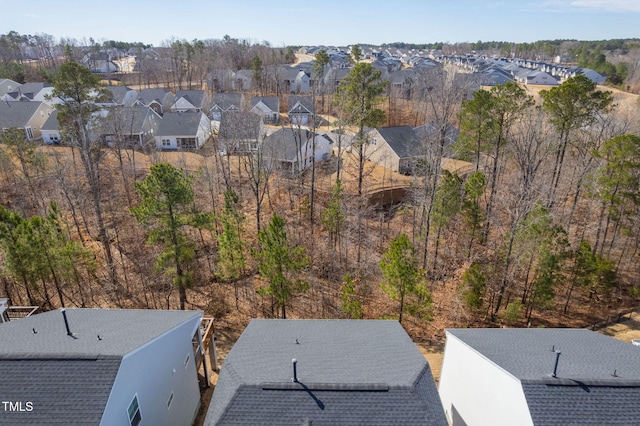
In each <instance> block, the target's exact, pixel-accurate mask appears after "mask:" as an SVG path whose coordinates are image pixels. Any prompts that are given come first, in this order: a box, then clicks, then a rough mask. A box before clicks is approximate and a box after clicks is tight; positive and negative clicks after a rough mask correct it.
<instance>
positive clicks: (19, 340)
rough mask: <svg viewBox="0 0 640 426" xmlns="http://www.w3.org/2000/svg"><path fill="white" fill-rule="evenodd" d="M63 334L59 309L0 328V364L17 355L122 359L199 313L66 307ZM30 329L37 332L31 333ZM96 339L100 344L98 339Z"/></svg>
mask: <svg viewBox="0 0 640 426" xmlns="http://www.w3.org/2000/svg"><path fill="white" fill-rule="evenodd" d="M66 313H67V319H68V321H69V327H70V329H71V331H72V332H73V334H74V336H75V337H76V338H72V337H69V336H67V332H66V328H65V324H64V319H63V316H62V313H61V312H60V310H55V311H49V312H45V313H42V314H38V315H32V316H30V317H27V318H23V319H21V320H19V321H10V322H8V323H6V324H2V326H0V342H2V346H1V347H0V360H2V359H5V358H11V359H15V358H17V357H22V358H33V357H38V356H43V355H44V356H46V357H51V358H53V357H61V358H65V357H72V358H73V357H77V356H85V355H89V356H105V355H113V356H122V355H125V354H127V353H129V352H131V351H132V350H134V349H136V348H138V347H140V346H142V345H144V344H145V343H147V342H150V341H151V340H153V339H155V338H157V337H158V336H160V335H162V334H164V333H165V332H166V331H167V330H170V329H172V328H174V327H176V326H178V325H179V324H182V323H183V322H184V321H186V320H188V319H189V318H193V317H194V316H197V315H200V314H201V313H200V311H155V310H126V309H122V310H120V309H67V310H66ZM33 329H35V330H36V332H37V334H34V333H33ZM98 335H100V337H101V339H102V340H98V338H97V336H98Z"/></svg>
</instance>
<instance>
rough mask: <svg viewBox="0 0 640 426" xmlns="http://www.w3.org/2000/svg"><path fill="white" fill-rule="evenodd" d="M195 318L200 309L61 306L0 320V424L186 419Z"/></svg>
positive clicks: (193, 385) (195, 359)
mask: <svg viewBox="0 0 640 426" xmlns="http://www.w3.org/2000/svg"><path fill="white" fill-rule="evenodd" d="M201 321H202V312H201V311H179V310H175V311H161V310H119V309H66V310H64V309H61V310H55V311H49V312H46V313H42V314H37V315H31V316H29V317H27V318H22V319H19V320H17V321H9V322H7V323H5V324H2V325H0V341H1V342H2V345H0V377H2V380H0V395H2V400H3V401H7V402H5V403H4V404H5V405H4V409H3V410H2V411H1V413H2V414H0V423H2V424H11V425H20V424H24V425H34V424H49V423H59V424H67V425H70V424H96V425H97V424H100V425H115V424H118V425H138V424H142V425H144V424H152V425H178V424H185V425H188V424H191V423H192V422H193V420H194V419H195V417H196V414H197V411H198V408H199V405H200V390H199V385H198V373H197V369H198V367H199V364H200V361H201V360H203V359H204V352H203V350H202V348H203V345H202V341H203V339H202V334H201V331H200V325H201ZM205 363H206V360H205ZM205 370H207V365H205ZM207 371H208V370H207ZM207 374H208V373H207Z"/></svg>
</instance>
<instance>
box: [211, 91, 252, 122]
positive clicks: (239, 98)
mask: <svg viewBox="0 0 640 426" xmlns="http://www.w3.org/2000/svg"><path fill="white" fill-rule="evenodd" d="M244 105H245V100H244V94H242V93H216V94H214V95H213V103H212V104H211V108H210V109H209V116H210V117H211V119H212V120H216V121H220V120H221V119H222V116H223V115H224V113H225V112H238V111H243V110H244Z"/></svg>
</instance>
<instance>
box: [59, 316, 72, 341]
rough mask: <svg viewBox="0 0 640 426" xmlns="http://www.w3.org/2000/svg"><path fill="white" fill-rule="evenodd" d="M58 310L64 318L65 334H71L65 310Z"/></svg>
mask: <svg viewBox="0 0 640 426" xmlns="http://www.w3.org/2000/svg"><path fill="white" fill-rule="evenodd" d="M60 312H62V317H63V318H64V326H65V327H67V336H73V333H72V332H71V330H70V329H69V320H67V310H66V309H60Z"/></svg>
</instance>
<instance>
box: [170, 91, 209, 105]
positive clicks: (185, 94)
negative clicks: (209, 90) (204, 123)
mask: <svg viewBox="0 0 640 426" xmlns="http://www.w3.org/2000/svg"><path fill="white" fill-rule="evenodd" d="M180 98H185V99H186V100H187V101H189V103H191V105H193V106H195V107H196V108H205V107H207V106H208V105H203V102H204V90H178V91H177V92H176V102H177V101H178V99H180Z"/></svg>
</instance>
